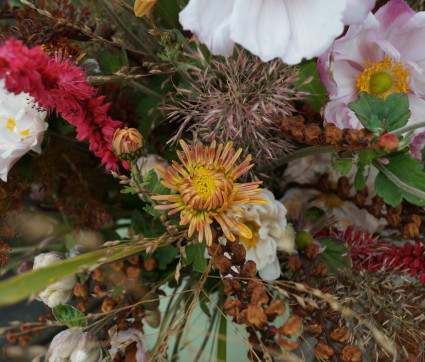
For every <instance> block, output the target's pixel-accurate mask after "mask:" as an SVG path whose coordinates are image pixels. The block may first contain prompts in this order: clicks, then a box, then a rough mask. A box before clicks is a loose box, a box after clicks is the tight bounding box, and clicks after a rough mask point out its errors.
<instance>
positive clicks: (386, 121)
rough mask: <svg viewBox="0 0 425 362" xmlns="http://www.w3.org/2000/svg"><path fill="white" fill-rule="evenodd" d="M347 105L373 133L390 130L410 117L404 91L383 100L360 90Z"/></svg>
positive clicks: (399, 125)
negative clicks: (355, 99)
mask: <svg viewBox="0 0 425 362" xmlns="http://www.w3.org/2000/svg"><path fill="white" fill-rule="evenodd" d="M348 107H349V108H350V109H351V110H352V111H354V112H355V113H356V116H357V118H358V119H359V121H360V122H361V123H362V125H363V126H364V127H365V128H367V129H368V130H370V131H372V132H374V133H375V134H381V133H383V132H384V131H388V132H392V131H395V130H397V129H399V128H401V127H403V126H405V125H406V123H407V120H408V119H409V117H410V111H409V100H408V98H407V96H406V94H404V93H394V94H391V95H389V96H388V97H387V98H386V99H385V100H384V99H381V98H378V97H376V96H374V95H373V94H369V93H366V92H362V93H360V95H359V99H358V100H357V101H356V102H353V103H349V104H348Z"/></svg>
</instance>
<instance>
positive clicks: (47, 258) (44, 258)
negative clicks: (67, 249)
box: [33, 251, 76, 308]
mask: <svg viewBox="0 0 425 362" xmlns="http://www.w3.org/2000/svg"><path fill="white" fill-rule="evenodd" d="M64 259H65V256H64V255H63V254H61V253H59V252H55V251H53V252H50V253H44V254H39V255H37V256H36V257H35V258H34V267H33V269H34V270H37V269H41V268H45V267H47V266H50V265H53V264H56V263H57V262H59V261H61V260H64ZM75 282H76V278H75V275H69V276H67V277H65V278H62V279H60V280H58V281H57V282H55V283H53V284H51V285H49V286H48V287H47V288H46V289H44V290H42V291H41V292H39V293H38V295H37V299H38V300H41V301H42V302H44V303H45V304H47V305H48V306H49V307H50V308H54V307H56V306H57V305H58V304H61V303H66V302H68V300H69V299H70V298H71V295H72V290H73V288H74V285H75Z"/></svg>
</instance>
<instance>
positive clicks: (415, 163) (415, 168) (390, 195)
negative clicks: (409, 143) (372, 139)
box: [375, 154, 425, 206]
mask: <svg viewBox="0 0 425 362" xmlns="http://www.w3.org/2000/svg"><path fill="white" fill-rule="evenodd" d="M389 161H390V162H389V163H388V165H384V167H385V168H387V169H388V170H389V171H390V172H391V173H392V174H393V175H394V176H396V177H397V178H398V179H400V180H401V181H402V182H404V183H405V184H407V185H409V186H411V187H413V188H416V189H418V190H421V191H425V172H424V171H423V165H422V163H421V162H420V161H419V160H418V159H416V158H413V157H412V156H410V155H408V154H398V155H396V156H394V157H390V158H389ZM375 188H376V191H377V193H378V195H379V196H380V197H382V198H383V199H384V201H385V202H387V203H388V204H390V205H391V206H397V205H398V204H400V202H401V201H402V198H405V199H406V200H407V201H409V202H411V203H413V204H415V205H419V206H425V200H423V199H420V198H418V197H416V196H413V195H411V194H410V193H409V192H407V191H405V190H403V189H400V188H399V187H398V186H397V185H395V184H394V183H393V182H392V181H391V180H390V179H389V178H388V177H387V176H385V175H384V174H383V173H382V172H380V173H379V174H378V176H377V177H376V179H375Z"/></svg>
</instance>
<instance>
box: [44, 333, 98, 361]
mask: <svg viewBox="0 0 425 362" xmlns="http://www.w3.org/2000/svg"><path fill="white" fill-rule="evenodd" d="M47 357H48V361H49V362H100V361H102V359H103V358H102V349H101V347H100V344H99V341H98V340H97V339H96V337H95V336H94V335H92V334H91V333H87V332H84V333H83V332H80V331H78V330H74V329H67V330H65V331H62V332H60V333H59V334H57V335H56V336H55V338H53V340H52V342H51V343H50V346H49V351H48V352H47Z"/></svg>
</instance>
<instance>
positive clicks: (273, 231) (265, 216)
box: [239, 189, 295, 280]
mask: <svg viewBox="0 0 425 362" xmlns="http://www.w3.org/2000/svg"><path fill="white" fill-rule="evenodd" d="M258 197H262V198H264V199H267V201H268V204H266V205H246V206H242V208H243V209H244V210H245V212H244V213H243V219H244V223H245V225H247V226H248V227H249V228H250V229H251V231H252V238H250V239H245V238H243V237H239V239H240V241H241V243H242V244H243V245H244V246H245V248H246V259H247V260H253V261H255V264H256V265H257V270H258V273H259V275H260V277H261V278H262V279H266V280H274V279H277V278H278V277H279V275H280V266H279V259H278V258H277V255H276V252H277V250H278V249H279V250H282V251H286V252H288V253H293V252H295V238H294V237H292V238H291V237H290V233H288V232H287V223H286V217H285V215H286V209H285V206H283V204H282V203H280V202H279V201H277V200H276V199H275V197H274V195H273V194H272V193H271V192H270V191H269V190H266V189H263V192H262V193H261V194H259V195H258Z"/></svg>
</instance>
